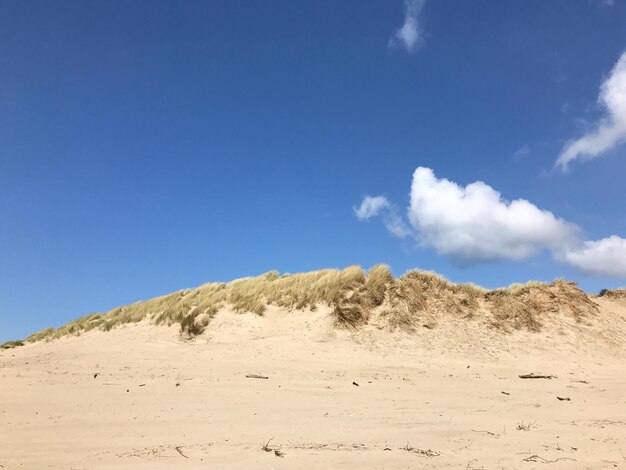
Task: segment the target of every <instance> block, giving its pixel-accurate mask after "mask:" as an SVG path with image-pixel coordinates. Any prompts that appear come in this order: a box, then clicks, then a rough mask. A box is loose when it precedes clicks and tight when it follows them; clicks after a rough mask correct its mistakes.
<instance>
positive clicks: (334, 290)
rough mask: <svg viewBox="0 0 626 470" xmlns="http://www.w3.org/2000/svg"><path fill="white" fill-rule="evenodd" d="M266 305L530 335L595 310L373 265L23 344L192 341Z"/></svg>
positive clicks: (186, 301)
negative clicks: (163, 336) (142, 327)
mask: <svg viewBox="0 0 626 470" xmlns="http://www.w3.org/2000/svg"><path fill="white" fill-rule="evenodd" d="M269 305H273V306H277V307H282V308H285V309H287V310H305V309H310V310H315V309H316V308H317V307H318V306H320V305H325V306H328V307H329V308H330V314H331V316H332V318H333V322H334V324H335V326H336V327H338V328H344V329H355V328H359V327H362V326H364V325H366V324H371V325H373V326H375V327H378V328H380V329H385V330H390V331H393V330H397V329H400V330H403V331H412V330H414V329H415V328H416V327H418V326H426V327H428V328H433V327H435V326H436V324H437V322H438V320H440V319H441V318H442V316H443V315H447V316H452V317H453V318H455V319H458V320H459V321H460V320H468V319H472V318H479V319H480V320H484V321H486V322H487V323H488V324H490V325H492V326H494V327H496V328H499V329H501V330H503V331H512V330H518V329H527V330H530V331H537V330H539V329H540V328H541V326H542V324H543V319H544V317H545V316H546V314H550V313H567V314H569V315H572V316H573V317H574V318H575V319H576V320H579V319H580V318H582V317H583V316H585V315H588V314H593V313H594V312H595V311H597V307H596V306H595V304H594V303H593V302H592V301H591V300H590V299H589V298H588V297H587V296H586V295H585V294H584V292H582V291H581V290H579V289H578V288H577V287H576V285H575V284H574V283H568V282H565V281H562V280H557V281H555V282H553V283H552V284H550V285H548V284H545V283H540V282H534V281H533V282H529V283H527V284H523V285H521V284H514V285H512V286H510V287H508V288H503V289H495V290H486V289H483V288H481V287H478V286H476V285H474V284H455V283H452V282H450V281H448V280H447V279H445V278H444V277H442V276H439V275H438V274H435V273H432V272H427V271H418V270H412V271H409V272H407V273H406V274H404V275H403V276H400V277H399V278H394V277H393V276H392V274H391V272H390V270H389V268H388V267H387V266H385V265H377V266H374V267H373V268H371V269H370V270H369V271H368V272H367V273H366V272H364V271H363V270H362V269H361V268H360V267H358V266H350V267H348V268H346V269H343V270H337V269H324V270H320V271H312V272H308V273H298V274H283V275H281V274H279V273H278V272H276V271H270V272H268V273H265V274H263V275H261V276H258V277H251V278H244V279H238V280H235V281H232V282H229V283H209V284H205V285H203V286H200V287H198V288H195V289H187V290H182V291H178V292H174V293H172V294H169V295H165V296H162V297H157V298H154V299H151V300H148V301H145V302H136V303H134V304H131V305H127V306H124V307H118V308H115V309H113V310H111V311H109V312H107V313H103V314H100V313H94V314H91V315H87V316H85V317H82V318H79V319H77V320H75V321H73V322H70V323H68V324H66V325H64V326H62V327H60V328H58V329H53V328H47V329H45V330H43V331H40V332H38V333H35V334H33V335H31V336H29V337H28V338H26V340H25V341H26V342H34V341H40V340H51V339H55V338H59V337H62V336H66V335H77V334H81V333H84V332H88V331H90V330H105V331H108V330H110V329H112V328H115V327H117V326H119V325H123V324H128V323H136V322H139V321H143V320H147V321H150V322H152V323H155V324H158V325H161V324H163V325H173V324H178V325H179V326H180V333H181V336H183V337H185V338H192V337H194V336H197V335H199V334H202V333H203V332H204V331H205V329H206V328H207V326H208V325H209V323H210V321H211V319H212V318H213V317H214V316H215V314H217V312H218V311H219V310H220V309H221V308H224V307H230V308H231V309H232V310H234V311H235V312H239V313H244V312H251V313H255V314H257V315H263V314H264V312H265V309H266V308H267V306H269Z"/></svg>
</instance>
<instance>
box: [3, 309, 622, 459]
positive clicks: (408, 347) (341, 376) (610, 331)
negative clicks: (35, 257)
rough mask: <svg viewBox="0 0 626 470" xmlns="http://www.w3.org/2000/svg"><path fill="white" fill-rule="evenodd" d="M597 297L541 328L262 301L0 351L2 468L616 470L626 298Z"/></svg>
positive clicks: (620, 421)
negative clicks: (241, 308)
mask: <svg viewBox="0 0 626 470" xmlns="http://www.w3.org/2000/svg"><path fill="white" fill-rule="evenodd" d="M593 300H594V301H595V302H598V304H599V313H598V314H597V315H594V316H592V317H590V318H588V319H586V320H585V321H583V322H578V323H577V322H575V321H573V320H571V321H569V320H567V319H563V321H562V322H561V323H560V324H554V325H550V327H549V328H544V329H542V330H541V331H540V332H529V331H526V330H521V331H517V332H513V333H505V332H503V331H501V330H498V329H497V328H486V327H485V326H484V325H483V324H482V323H480V322H472V321H465V322H463V323H462V324H460V323H459V322H458V321H456V320H454V319H453V318H451V317H442V318H441V319H439V321H438V323H437V326H436V327H435V328H433V329H430V328H425V327H423V326H421V325H420V327H419V328H418V329H417V330H416V331H415V332H414V333H412V334H406V333H400V332H395V333H389V332H387V331H385V330H384V329H377V328H376V327H375V326H373V325H368V326H367V327H365V328H363V329H361V330H358V331H353V332H348V331H341V330H337V329H336V328H333V317H332V315H331V311H330V309H325V308H320V309H318V310H317V311H315V312H310V311H296V312H292V313H289V312H287V311H285V310H280V309H278V308H277V307H270V308H268V310H266V312H265V315H264V316H263V317H259V316H257V315H254V314H251V313H244V314H237V313H234V312H233V311H231V310H228V309H222V310H221V311H219V313H217V315H215V316H214V318H213V319H212V321H211V324H210V328H208V329H207V330H206V332H205V333H204V334H202V335H200V336H198V337H197V338H195V339H194V340H193V341H191V342H183V341H181V339H180V338H179V334H178V332H179V330H178V328H177V327H174V326H172V327H166V326H154V325H151V324H148V323H147V322H141V323H136V324H130V325H126V326H123V327H121V328H118V329H113V330H111V331H109V332H102V331H95V330H94V331H90V332H88V333H85V334H83V335H81V336H78V337H77V336H68V337H63V338H61V339H59V340H54V341H51V342H37V343H33V344H27V345H25V346H23V347H20V348H16V349H10V350H4V351H0V467H1V468H6V469H13V468H28V469H38V468H63V469H68V468H74V469H92V468H94V469H101V468H142V469H160V468H163V469H165V468H168V469H171V468H183V469H184V468H248V469H249V468H277V469H281V468H284V469H293V468H407V469H408V468H463V469H479V468H484V469H492V468H519V469H532V468H551V469H554V468H568V469H569V468H590V469H599V468H626V457H625V456H626V366H625V365H624V364H625V362H624V360H625V354H624V353H625V349H624V339H626V300H623V299H619V298H618V299H608V298H607V299H605V298H600V299H593ZM530 372H535V373H543V374H548V375H555V376H556V377H555V378H553V379H526V380H524V379H520V378H519V377H518V375H520V374H526V373H530ZM96 374H97V375H96ZM248 374H257V375H261V376H267V377H268V378H267V379H259V378H247V377H246V375H248ZM356 384H358V385H356ZM557 396H558V397H562V398H569V399H570V400H569V401H565V400H564V401H560V400H558V399H557ZM518 428H519V429H518ZM268 441H269V444H268V446H267V448H268V449H271V450H270V451H268V452H266V451H264V450H263V449H262V446H263V445H264V444H266V443H267V442H268ZM274 450H276V451H277V452H274ZM277 454H278V455H277Z"/></svg>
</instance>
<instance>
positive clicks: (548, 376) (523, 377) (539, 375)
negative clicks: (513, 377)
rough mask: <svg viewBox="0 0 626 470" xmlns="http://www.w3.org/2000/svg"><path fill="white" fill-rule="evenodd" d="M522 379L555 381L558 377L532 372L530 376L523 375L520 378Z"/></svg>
mask: <svg viewBox="0 0 626 470" xmlns="http://www.w3.org/2000/svg"><path fill="white" fill-rule="evenodd" d="M519 378H520V379H555V378H556V375H541V374H535V373H534V372H531V373H530V374H522V375H520V376H519Z"/></svg>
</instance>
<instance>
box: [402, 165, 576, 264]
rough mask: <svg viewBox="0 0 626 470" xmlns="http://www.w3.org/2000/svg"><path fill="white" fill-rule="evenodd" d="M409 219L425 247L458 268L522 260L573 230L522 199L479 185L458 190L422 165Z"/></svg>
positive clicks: (556, 243)
mask: <svg viewBox="0 0 626 470" xmlns="http://www.w3.org/2000/svg"><path fill="white" fill-rule="evenodd" d="M408 217H409V221H410V223H411V226H412V227H413V228H414V229H415V230H416V232H417V233H419V237H420V240H421V242H422V243H423V244H425V245H428V246H433V247H434V248H435V249H436V250H437V252H438V253H440V254H443V255H447V256H449V257H450V258H452V259H453V260H455V261H456V262H458V263H461V264H473V263H478V262H483V261H497V260H516V261H518V260H522V259H525V258H528V257H530V256H533V255H535V254H537V253H538V252H539V251H541V250H542V249H544V248H550V249H551V248H556V247H558V246H559V245H560V244H561V243H562V241H563V240H567V239H569V238H572V237H573V236H574V235H575V233H576V232H577V228H576V227H575V226H574V225H572V224H569V223H567V222H565V221H564V220H562V219H558V218H556V217H555V216H554V215H553V214H552V213H551V212H549V211H545V210H541V209H539V208H538V207H537V206H535V205H533V204H531V203H530V202H528V201H526V200H524V199H517V200H514V201H511V202H508V201H506V200H504V199H503V198H502V196H501V195H500V193H499V192H497V191H496V190H494V189H493V188H492V187H491V186H489V185H487V184H485V183H483V182H481V181H477V182H475V183H472V184H469V185H467V186H466V187H461V186H459V185H458V184H456V183H453V182H451V181H448V180H446V179H438V178H437V177H436V176H435V174H434V172H433V171H432V170H431V169H430V168H423V167H419V168H417V170H415V173H413V184H412V186H411V201H410V205H409V209H408Z"/></svg>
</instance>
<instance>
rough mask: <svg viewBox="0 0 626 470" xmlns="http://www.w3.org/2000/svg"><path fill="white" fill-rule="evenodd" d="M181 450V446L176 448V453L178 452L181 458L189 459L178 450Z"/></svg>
mask: <svg viewBox="0 0 626 470" xmlns="http://www.w3.org/2000/svg"><path fill="white" fill-rule="evenodd" d="M180 449H182V446H176V452H178V453H179V454H180V455H182V456H183V457H185V458H186V459H188V458H189V457H188V456H186V455H185V454H183V451H182V450H180Z"/></svg>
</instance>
